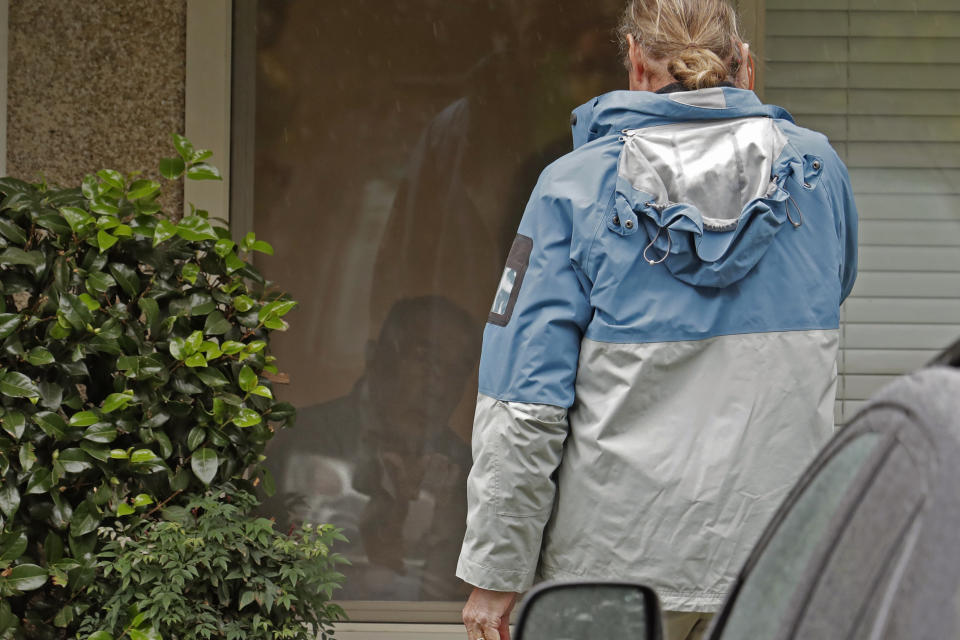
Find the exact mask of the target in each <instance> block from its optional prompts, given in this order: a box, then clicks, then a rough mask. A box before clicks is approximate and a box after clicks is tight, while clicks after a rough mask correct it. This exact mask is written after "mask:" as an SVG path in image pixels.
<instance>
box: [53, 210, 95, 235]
mask: <svg viewBox="0 0 960 640" xmlns="http://www.w3.org/2000/svg"><path fill="white" fill-rule="evenodd" d="M60 214H61V215H62V216H63V219H64V220H66V221H67V224H69V225H70V228H71V229H73V232H74V233H83V232H84V231H86V230H87V229H89V228H90V226H91V224H92V223H93V216H91V215H90V214H89V213H87V212H86V211H84V210H83V209H80V208H79V207H61V209H60Z"/></svg>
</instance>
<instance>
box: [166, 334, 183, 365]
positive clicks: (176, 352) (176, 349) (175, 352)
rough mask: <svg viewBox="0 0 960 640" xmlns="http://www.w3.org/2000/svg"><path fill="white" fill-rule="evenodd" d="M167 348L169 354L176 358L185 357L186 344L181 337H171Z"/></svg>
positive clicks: (181, 358)
mask: <svg viewBox="0 0 960 640" xmlns="http://www.w3.org/2000/svg"><path fill="white" fill-rule="evenodd" d="M168 348H169V349H170V355H172V356H173V357H174V358H176V359H177V360H184V359H185V358H186V357H187V344H186V341H185V340H184V339H183V338H173V339H172V340H170V345H169V347H168Z"/></svg>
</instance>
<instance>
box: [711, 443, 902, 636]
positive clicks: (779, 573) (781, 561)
mask: <svg viewBox="0 0 960 640" xmlns="http://www.w3.org/2000/svg"><path fill="white" fill-rule="evenodd" d="M885 441H886V439H885V438H884V437H882V436H881V435H879V434H876V433H865V434H862V435H860V436H857V437H855V438H854V439H852V440H850V441H849V442H848V443H847V444H846V445H845V446H844V447H843V448H842V449H840V450H839V451H838V452H837V453H836V454H835V455H834V456H833V457H832V458H831V459H830V461H829V462H827V463H826V465H824V467H823V468H822V469H821V470H820V472H819V473H818V474H817V475H816V476H815V477H814V478H813V480H811V481H810V483H809V484H808V485H807V487H806V489H805V490H804V491H803V493H802V494H801V495H800V497H799V498H798V499H797V501H796V502H795V503H794V505H793V508H792V509H791V510H790V512H789V513H788V514H787V516H786V517H785V518H784V520H783V522H781V523H780V526H779V527H778V529H777V531H776V533H775V534H774V535H773V537H772V538H771V539H770V541H769V542H768V544H767V545H766V548H765V549H764V551H763V554H762V555H761V556H760V557H759V559H758V560H757V563H756V565H755V566H754V568H753V570H752V571H751V572H750V574H749V575H748V576H747V579H746V581H745V582H744V584H743V586H742V587H741V589H740V592H739V594H738V595H737V598H736V601H735V603H734V605H733V608H732V609H731V610H730V614H729V616H728V618H727V619H726V622H725V623H724V626H723V629H722V630H721V631H720V634H719V636H717V638H719V639H722V640H740V639H743V640H756V639H757V638H776V637H778V636H779V631H780V630H781V627H782V625H783V618H784V616H785V615H786V614H787V613H788V612H789V607H790V603H791V600H792V596H793V595H794V593H795V592H796V591H797V589H798V588H799V586H800V584H801V582H800V581H799V580H798V579H797V577H798V576H800V575H802V574H803V572H804V568H805V567H806V566H807V565H808V563H809V562H810V561H811V559H812V558H813V557H814V554H815V553H816V551H817V549H818V548H819V547H820V543H821V542H822V541H823V538H824V536H827V535H832V533H833V532H832V530H831V529H832V528H831V527H830V523H831V521H832V520H833V517H834V515H835V513H836V512H837V509H838V508H840V506H841V505H842V504H843V503H844V498H845V496H846V495H847V494H848V492H849V491H850V490H851V489H854V488H855V487H856V486H857V485H858V484H859V483H857V482H856V480H857V478H858V474H859V472H860V471H861V469H863V467H864V465H865V464H866V463H867V462H868V461H869V460H871V458H872V456H871V454H872V453H874V451H876V450H877V448H878V447H879V446H880V445H881V444H882V443H884V442H885Z"/></svg>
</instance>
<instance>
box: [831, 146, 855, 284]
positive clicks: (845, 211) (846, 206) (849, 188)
mask: <svg viewBox="0 0 960 640" xmlns="http://www.w3.org/2000/svg"><path fill="white" fill-rule="evenodd" d="M837 163H838V166H839V169H840V174H841V175H840V185H841V188H840V194H839V198H837V199H835V202H834V206H835V207H836V210H837V234H838V236H839V238H840V302H841V303H842V302H843V301H844V300H846V299H847V296H849V295H850V292H851V291H853V285H854V283H855V282H856V280H857V225H858V220H857V205H856V204H855V203H854V201H853V185H851V184H850V175H849V173H848V172H847V168H846V167H845V166H844V165H843V162H841V161H840V159H839V158H837Z"/></svg>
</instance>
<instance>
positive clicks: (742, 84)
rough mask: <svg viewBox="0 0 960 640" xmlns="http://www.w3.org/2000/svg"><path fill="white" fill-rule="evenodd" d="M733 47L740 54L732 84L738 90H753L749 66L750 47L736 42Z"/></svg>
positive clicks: (751, 68)
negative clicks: (738, 65) (738, 66)
mask: <svg viewBox="0 0 960 640" xmlns="http://www.w3.org/2000/svg"><path fill="white" fill-rule="evenodd" d="M735 46H736V47H737V49H738V53H739V54H740V68H739V69H737V76H736V78H734V82H733V84H735V85H736V86H737V87H738V88H740V89H753V82H754V79H753V65H751V64H750V45H748V44H747V43H746V42H737V43H735Z"/></svg>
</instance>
